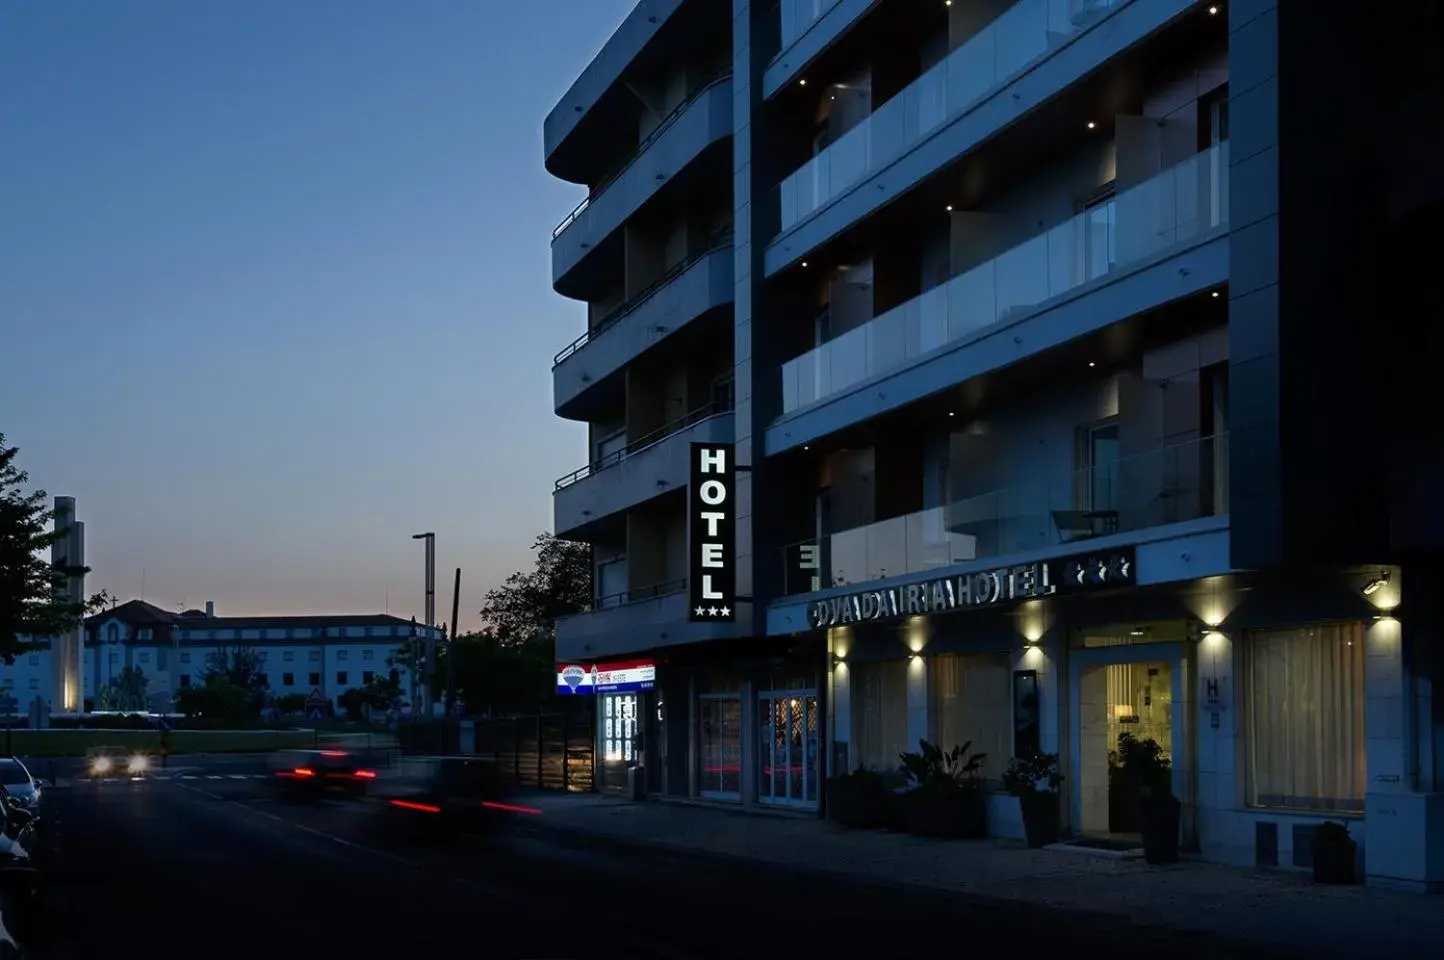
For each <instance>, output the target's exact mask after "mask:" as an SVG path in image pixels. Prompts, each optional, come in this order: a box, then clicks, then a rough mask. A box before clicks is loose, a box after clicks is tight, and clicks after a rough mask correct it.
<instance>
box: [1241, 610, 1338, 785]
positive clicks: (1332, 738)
mask: <svg viewBox="0 0 1444 960" xmlns="http://www.w3.org/2000/svg"><path fill="white" fill-rule="evenodd" d="M1242 654H1243V656H1242V660H1243V669H1244V674H1243V679H1244V685H1245V687H1244V691H1243V692H1244V698H1245V709H1246V710H1247V718H1246V722H1247V738H1248V770H1247V771H1246V773H1247V783H1248V803H1249V805H1250V806H1254V807H1275V808H1284V809H1295V810H1318V811H1338V812H1353V813H1362V812H1363V810H1364V777H1365V772H1364V771H1365V765H1364V625H1363V624H1362V623H1360V622H1352V623H1327V624H1314V625H1312V626H1307V627H1295V628H1290V629H1281V630H1258V631H1254V632H1253V633H1252V634H1251V635H1250V636H1249V637H1248V639H1247V643H1246V644H1245V645H1244V647H1243V650H1242Z"/></svg>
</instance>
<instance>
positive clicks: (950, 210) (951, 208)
mask: <svg viewBox="0 0 1444 960" xmlns="http://www.w3.org/2000/svg"><path fill="white" fill-rule="evenodd" d="M952 212H953V205H952V204H951V203H950V204H948V213H952Z"/></svg>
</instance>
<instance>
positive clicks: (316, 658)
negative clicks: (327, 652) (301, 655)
mask: <svg viewBox="0 0 1444 960" xmlns="http://www.w3.org/2000/svg"><path fill="white" fill-rule="evenodd" d="M310 660H311V662H312V663H319V662H320V660H321V651H320V650H312V651H311V656H310Z"/></svg>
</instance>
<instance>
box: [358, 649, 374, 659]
mask: <svg viewBox="0 0 1444 960" xmlns="http://www.w3.org/2000/svg"><path fill="white" fill-rule="evenodd" d="M361 659H362V660H375V659H376V651H375V650H362V651H361Z"/></svg>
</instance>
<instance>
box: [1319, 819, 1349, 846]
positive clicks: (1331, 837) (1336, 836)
mask: <svg viewBox="0 0 1444 960" xmlns="http://www.w3.org/2000/svg"><path fill="white" fill-rule="evenodd" d="M1314 839H1315V841H1317V842H1318V843H1343V842H1344V841H1345V840H1351V839H1353V838H1352V837H1350V836H1349V828H1348V826H1347V825H1345V824H1342V823H1338V822H1336V821H1334V820H1325V821H1324V822H1323V823H1321V824H1319V825H1318V826H1317V827H1315V828H1314Z"/></svg>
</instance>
